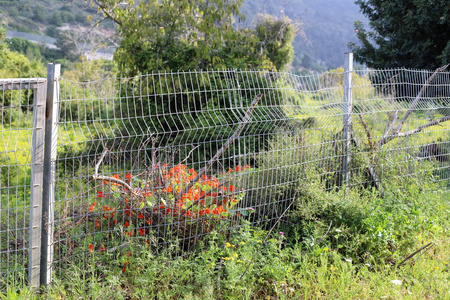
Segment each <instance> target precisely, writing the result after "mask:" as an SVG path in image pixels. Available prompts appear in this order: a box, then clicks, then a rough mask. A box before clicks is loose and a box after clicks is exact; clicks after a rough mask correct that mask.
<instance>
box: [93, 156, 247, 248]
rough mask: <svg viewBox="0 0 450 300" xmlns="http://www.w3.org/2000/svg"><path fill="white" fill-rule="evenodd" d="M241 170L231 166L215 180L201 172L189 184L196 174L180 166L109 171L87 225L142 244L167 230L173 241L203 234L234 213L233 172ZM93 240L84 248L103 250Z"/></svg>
mask: <svg viewBox="0 0 450 300" xmlns="http://www.w3.org/2000/svg"><path fill="white" fill-rule="evenodd" d="M247 168H248V166H245V167H241V166H237V167H236V168H235V169H230V170H229V171H228V172H226V173H225V174H222V175H221V176H220V177H219V178H218V177H214V176H206V175H202V176H201V177H200V178H198V179H197V180H196V182H195V183H194V184H193V185H192V186H191V187H190V188H189V187H188V185H189V183H190V182H191V181H193V180H194V179H195V178H196V177H197V175H198V174H197V172H196V171H195V170H194V169H193V168H190V169H188V168H187V167H186V166H185V165H182V164H178V165H175V166H174V167H172V168H170V169H169V168H168V167H167V166H166V165H165V164H164V165H162V166H159V167H158V166H157V167H155V169H154V170H151V172H147V173H146V174H141V175H136V176H133V175H131V174H130V173H127V174H126V175H125V178H123V179H121V178H120V176H119V175H114V176H113V177H111V178H110V179H108V180H104V181H103V184H102V186H101V189H100V190H98V191H97V193H96V196H95V200H94V201H92V202H91V203H89V207H88V211H89V213H90V214H91V215H92V216H94V217H93V218H90V220H92V221H91V224H92V225H93V227H94V228H97V230H96V231H101V232H104V233H105V234H115V233H119V234H120V235H122V236H125V237H132V236H137V237H144V238H145V241H146V242H147V243H148V244H150V240H152V239H151V238H152V237H155V236H156V237H157V238H160V239H161V238H164V237H163V236H162V235H163V234H168V233H170V234H172V236H173V235H176V237H177V238H179V239H191V235H196V236H199V235H202V234H205V233H207V232H209V231H210V230H211V229H213V228H215V227H217V225H219V224H220V222H221V221H222V220H228V221H229V220H230V219H236V218H239V217H240V214H239V213H236V212H233V207H234V206H235V205H236V204H237V203H238V202H239V201H240V199H242V198H243V196H244V193H243V192H238V191H237V188H236V186H235V184H236V183H235V182H236V180H237V179H236V178H237V177H236V176H234V175H235V173H239V172H242V171H245V170H247ZM169 227H171V228H172V229H171V230H169V229H168V228H169ZM101 238H102V237H100V239H101ZM153 240H154V239H153ZM96 242H98V244H99V245H100V246H97V247H94V245H92V244H89V251H91V252H94V251H103V250H104V246H103V244H101V242H100V241H96Z"/></svg>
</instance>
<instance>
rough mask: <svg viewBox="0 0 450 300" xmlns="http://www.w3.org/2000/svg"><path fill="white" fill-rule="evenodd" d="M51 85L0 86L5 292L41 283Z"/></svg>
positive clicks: (0, 265)
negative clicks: (12, 285) (9, 286)
mask: <svg viewBox="0 0 450 300" xmlns="http://www.w3.org/2000/svg"><path fill="white" fill-rule="evenodd" d="M45 83H46V80H45V79H43V78H36V79H6V80H5V79H2V80H0V93H1V100H0V101H1V102H0V103H1V105H0V118H1V124H0V141H1V142H0V147H1V148H0V153H1V154H0V162H1V164H0V187H1V189H0V191H1V192H0V195H1V202H0V276H1V277H0V278H1V279H0V287H1V288H2V290H3V287H4V284H5V283H8V282H25V281H26V280H27V279H28V280H29V281H30V282H37V280H38V278H39V259H40V227H41V216H40V214H41V200H42V179H43V177H42V169H43V162H44V160H43V153H44V151H43V146H44V140H43V139H44V116H45V105H44V104H45V92H46V85H45ZM32 149H33V151H32ZM27 274H28V276H27Z"/></svg>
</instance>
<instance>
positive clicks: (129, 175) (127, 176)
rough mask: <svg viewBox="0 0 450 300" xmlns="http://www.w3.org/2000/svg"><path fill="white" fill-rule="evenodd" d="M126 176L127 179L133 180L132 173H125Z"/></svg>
mask: <svg viewBox="0 0 450 300" xmlns="http://www.w3.org/2000/svg"><path fill="white" fill-rule="evenodd" d="M125 178H126V179H127V181H131V174H130V173H127V174H125Z"/></svg>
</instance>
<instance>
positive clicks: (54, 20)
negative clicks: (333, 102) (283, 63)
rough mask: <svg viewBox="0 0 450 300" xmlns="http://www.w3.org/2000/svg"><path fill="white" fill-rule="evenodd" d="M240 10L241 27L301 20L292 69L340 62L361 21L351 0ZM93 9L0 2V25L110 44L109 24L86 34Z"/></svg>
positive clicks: (263, 3) (298, 0)
mask: <svg viewBox="0 0 450 300" xmlns="http://www.w3.org/2000/svg"><path fill="white" fill-rule="evenodd" d="M242 11H243V12H244V13H245V14H246V15H247V20H246V24H245V26H251V24H252V21H254V20H255V16H256V15H257V14H259V13H266V14H271V15H274V16H277V17H282V16H284V15H285V16H288V17H289V18H291V19H293V20H299V21H300V22H302V23H303V30H304V32H305V34H306V39H305V38H302V37H297V38H296V40H295V42H294V48H295V60H294V67H295V68H301V67H304V68H308V69H315V70H321V69H330V68H335V67H338V66H341V65H342V63H343V56H344V55H343V54H344V53H345V52H346V51H348V48H347V44H348V42H351V41H356V36H355V33H354V30H353V23H354V21H356V20H362V21H363V22H365V23H366V21H365V18H364V16H363V15H362V14H361V13H360V12H359V7H358V6H357V5H356V4H354V0H338V1H336V0H284V1H279V0H245V1H244V4H243V6H242ZM95 13H96V10H95V9H94V8H93V7H91V6H90V5H88V3H86V2H85V1H83V0H0V24H1V26H3V27H4V28H6V29H9V30H15V31H20V32H27V33H35V34H42V35H47V36H50V37H57V35H58V31H61V30H62V31H67V30H71V31H73V32H75V35H78V36H79V37H82V38H83V39H84V40H83V41H82V42H84V43H86V42H87V43H92V42H93V41H94V40H95V39H100V38H105V37H108V39H106V41H105V40H101V41H100V42H102V43H105V42H106V43H107V44H111V43H112V40H111V38H109V37H112V38H113V37H114V25H113V24H112V22H102V23H101V26H100V27H98V28H96V30H95V31H94V33H92V34H91V33H90V34H89V36H88V35H87V34H86V32H87V31H88V30H90V28H91V27H92V26H93V25H94V23H93V21H88V16H90V15H94V14H95ZM86 39H90V40H87V41H86Z"/></svg>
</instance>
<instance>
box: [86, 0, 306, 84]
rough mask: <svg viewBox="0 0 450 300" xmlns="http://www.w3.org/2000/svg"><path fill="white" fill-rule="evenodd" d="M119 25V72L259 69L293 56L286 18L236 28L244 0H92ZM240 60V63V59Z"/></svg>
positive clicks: (291, 32) (291, 33) (282, 63)
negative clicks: (249, 28)
mask: <svg viewBox="0 0 450 300" xmlns="http://www.w3.org/2000/svg"><path fill="white" fill-rule="evenodd" d="M92 2H93V3H95V4H97V5H98V8H99V10H100V11H101V12H102V13H103V15H104V16H105V17H107V18H110V19H112V20H113V21H114V22H115V23H116V24H117V25H118V31H119V35H120V36H121V37H122V41H121V43H120V47H119V48H118V49H117V52H116V55H115V59H116V61H117V63H118V66H119V68H120V70H121V72H122V74H123V75H128V76H132V75H136V74H139V73H146V72H149V71H154V70H189V69H190V70H192V69H205V68H219V69H221V68H224V67H225V68H235V67H245V68H259V67H267V66H268V65H271V66H273V65H274V66H275V67H276V68H277V69H278V70H282V69H284V68H285V67H287V66H288V65H289V64H290V62H291V61H292V55H293V48H292V41H293V38H294V37H295V34H296V33H297V30H296V28H295V26H294V25H293V24H292V22H291V21H290V20H289V19H287V18H286V19H283V20H276V19H274V18H272V17H267V16H265V17H263V18H260V20H259V24H257V26H256V27H257V28H256V30H255V31H252V30H243V29H237V28H235V26H233V25H234V22H235V20H237V21H240V20H243V19H244V18H245V16H244V15H241V14H240V13H239V7H240V5H241V4H242V2H243V0H233V1H224V0H197V1H191V0H179V1H176V2H174V1H169V0H162V1H139V2H137V1H136V3H135V2H134V1H129V2H127V3H126V4H124V3H123V1H119V0H92ZM244 61H245V63H244Z"/></svg>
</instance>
